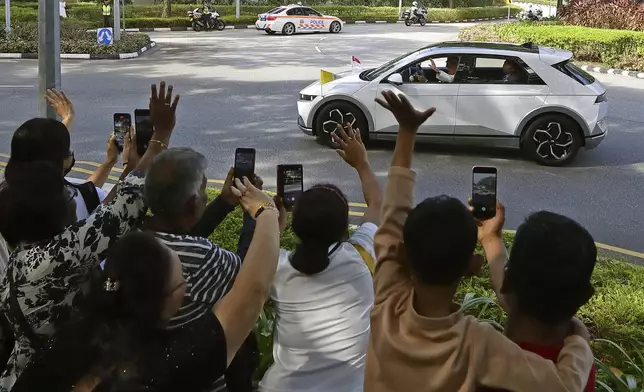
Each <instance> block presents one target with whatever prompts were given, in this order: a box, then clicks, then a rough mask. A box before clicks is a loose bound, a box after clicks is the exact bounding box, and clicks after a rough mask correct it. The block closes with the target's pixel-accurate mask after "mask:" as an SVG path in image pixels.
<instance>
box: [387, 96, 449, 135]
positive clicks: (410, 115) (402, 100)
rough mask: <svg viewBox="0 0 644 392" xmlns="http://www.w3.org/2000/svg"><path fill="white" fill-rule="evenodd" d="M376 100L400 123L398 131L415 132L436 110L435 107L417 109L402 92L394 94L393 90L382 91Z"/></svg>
mask: <svg viewBox="0 0 644 392" xmlns="http://www.w3.org/2000/svg"><path fill="white" fill-rule="evenodd" d="M376 102H377V103H378V104H379V105H380V106H382V107H383V108H385V109H387V110H389V111H390V112H391V113H392V114H393V115H394V117H396V121H398V124H400V132H412V133H416V131H417V130H418V128H419V127H420V126H421V125H422V124H423V123H424V122H425V121H427V119H428V118H430V117H431V116H432V114H434V112H435V111H436V108H429V109H427V110H425V111H420V110H417V109H415V108H414V107H413V106H412V104H411V102H409V99H408V98H407V97H406V96H405V95H404V94H398V95H396V93H394V92H393V91H383V92H382V98H376Z"/></svg>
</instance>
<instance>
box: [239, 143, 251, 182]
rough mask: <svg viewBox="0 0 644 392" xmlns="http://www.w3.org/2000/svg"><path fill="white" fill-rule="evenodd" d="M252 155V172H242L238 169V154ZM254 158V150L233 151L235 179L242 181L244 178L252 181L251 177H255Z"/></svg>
mask: <svg viewBox="0 0 644 392" xmlns="http://www.w3.org/2000/svg"><path fill="white" fill-rule="evenodd" d="M249 153H252V154H253V168H252V170H244V169H242V168H240V167H239V166H238V165H237V156H238V155H240V154H249ZM255 158H256V151H255V149H250V148H249V149H244V148H238V149H237V150H235V178H239V179H240V180H242V179H243V178H244V177H247V178H248V179H249V180H250V181H252V180H253V177H254V176H255Z"/></svg>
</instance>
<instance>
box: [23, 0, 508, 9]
mask: <svg viewBox="0 0 644 392" xmlns="http://www.w3.org/2000/svg"><path fill="white" fill-rule="evenodd" d="M11 2H12V3H15V4H20V5H21V6H26V7H37V6H38V0H19V1H16V0H11ZM126 2H127V4H131V3H132V0H127V1H126ZM97 3H102V1H100V0H99V1H95V2H82V1H74V0H67V6H68V7H74V6H77V5H78V4H86V5H87V6H91V7H96V6H97ZM284 3H288V2H284V1H280V0H242V1H241V4H242V6H246V5H261V6H264V7H272V6H278V5H282V4H284ZM449 3H450V1H449V0H425V1H423V4H424V5H425V6H426V7H432V8H448V7H449ZM234 4H235V0H218V1H213V5H215V6H216V7H219V6H222V5H234ZM328 4H335V5H347V6H354V5H363V6H369V7H398V0H308V1H307V2H306V5H308V6H318V5H328ZM505 4H507V2H506V0H455V1H454V6H455V7H457V8H458V7H488V6H493V5H505ZM172 5H173V6H175V5H176V6H185V5H191V6H193V8H196V7H197V6H198V4H197V3H196V2H195V1H194V0H172Z"/></svg>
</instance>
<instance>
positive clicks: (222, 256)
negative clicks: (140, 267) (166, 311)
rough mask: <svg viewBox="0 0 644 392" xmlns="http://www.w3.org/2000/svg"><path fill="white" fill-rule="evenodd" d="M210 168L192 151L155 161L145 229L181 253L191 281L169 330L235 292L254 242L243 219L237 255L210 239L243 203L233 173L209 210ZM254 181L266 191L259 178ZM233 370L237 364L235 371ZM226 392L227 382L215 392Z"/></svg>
mask: <svg viewBox="0 0 644 392" xmlns="http://www.w3.org/2000/svg"><path fill="white" fill-rule="evenodd" d="M206 167H207V161H206V158H205V157H204V156H203V155H201V154H199V153H197V152H196V151H194V150H192V149H190V148H173V149H169V150H168V151H166V152H164V153H163V154H161V155H160V156H159V157H158V159H156V160H155V161H154V164H153V165H152V167H151V168H150V172H149V174H148V177H147V178H146V182H145V198H146V202H147V203H148V206H149V208H150V212H151V213H152V217H150V218H149V219H148V220H147V221H146V222H145V224H144V229H146V230H150V231H153V232H154V233H155V235H156V237H157V238H158V239H159V240H161V242H162V243H163V244H165V245H166V246H168V247H169V248H170V249H172V250H174V251H175V252H177V254H178V255H179V258H180V259H181V263H182V267H183V275H184V278H185V280H186V294H185V298H184V301H183V304H182V306H181V308H180V309H179V311H178V312H177V314H176V315H175V316H174V317H173V318H172V319H171V320H170V323H169V324H168V329H169V330H176V329H178V328H181V327H183V326H187V325H188V324H190V323H192V322H194V321H196V320H198V319H199V318H200V317H202V316H203V315H204V314H206V313H207V312H209V311H210V309H211V308H212V306H213V305H214V304H215V303H216V302H217V301H219V300H220V299H221V298H222V297H223V296H224V295H225V294H226V293H227V292H228V291H229V290H230V288H231V287H232V284H233V282H234V280H235V277H236V275H237V273H238V272H239V268H240V266H241V262H242V258H243V257H244V256H245V253H246V250H247V249H248V247H249V245H250V241H251V240H252V234H253V230H254V225H253V224H254V220H253V219H244V227H243V228H242V231H241V235H240V241H239V248H238V253H234V252H231V251H229V250H226V249H223V248H221V247H220V246H219V245H217V244H216V243H214V242H213V241H211V240H210V239H208V236H210V235H211V234H212V233H213V232H214V230H215V229H216V228H217V226H218V225H219V224H220V223H221V222H222V221H223V220H224V219H225V217H226V216H227V215H228V214H229V213H230V212H232V211H233V210H234V209H235V207H236V206H237V204H238V198H236V197H235V196H234V195H233V194H232V192H231V190H230V188H231V186H232V181H233V177H234V175H233V174H234V173H233V171H232V169H231V171H230V172H229V173H228V178H227V179H226V182H225V184H224V187H223V189H222V193H221V194H220V195H219V196H218V197H217V198H216V199H215V200H214V201H213V202H211V203H210V204H208V205H206V203H207V195H206V184H207V179H206V176H205V171H206ZM254 182H255V185H259V186H260V187H261V179H259V177H257V178H256V179H255V181H254ZM241 351H242V352H244V348H242V350H241ZM234 366H235V363H234V362H233V364H231V367H234ZM224 390H226V389H225V381H224V379H223V378H222V379H221V380H219V381H218V382H217V383H216V385H214V386H213V388H212V391H217V392H218V391H224ZM229 390H230V388H229ZM235 392H236V391H235Z"/></svg>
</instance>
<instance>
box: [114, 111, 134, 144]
mask: <svg viewBox="0 0 644 392" xmlns="http://www.w3.org/2000/svg"><path fill="white" fill-rule="evenodd" d="M130 126H132V116H130V114H129V113H114V137H115V138H116V145H117V147H118V149H119V151H123V143H124V140H125V136H126V135H127V134H128V132H130Z"/></svg>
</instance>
